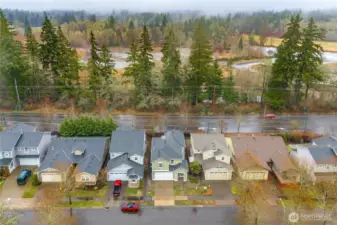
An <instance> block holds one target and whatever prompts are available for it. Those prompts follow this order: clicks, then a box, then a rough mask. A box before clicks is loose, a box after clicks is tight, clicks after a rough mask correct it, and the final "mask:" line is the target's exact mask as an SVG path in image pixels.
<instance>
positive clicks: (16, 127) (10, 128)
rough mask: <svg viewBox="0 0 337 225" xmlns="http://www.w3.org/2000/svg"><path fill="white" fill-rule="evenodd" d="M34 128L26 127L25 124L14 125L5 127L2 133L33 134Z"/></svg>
mask: <svg viewBox="0 0 337 225" xmlns="http://www.w3.org/2000/svg"><path fill="white" fill-rule="evenodd" d="M35 131H36V126H32V125H28V124H25V123H16V124H14V125H12V126H8V127H6V129H4V130H3V131H2V132H9V133H19V132H35Z"/></svg>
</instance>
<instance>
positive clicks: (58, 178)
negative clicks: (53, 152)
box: [41, 173, 62, 183]
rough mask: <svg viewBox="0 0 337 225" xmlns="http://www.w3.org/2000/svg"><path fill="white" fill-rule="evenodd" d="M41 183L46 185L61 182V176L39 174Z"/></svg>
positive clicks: (56, 174)
mask: <svg viewBox="0 0 337 225" xmlns="http://www.w3.org/2000/svg"><path fill="white" fill-rule="evenodd" d="M41 181H42V182H45V183H48V182H62V179H61V174H58V173H42V174H41Z"/></svg>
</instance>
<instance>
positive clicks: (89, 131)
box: [60, 116, 117, 137]
mask: <svg viewBox="0 0 337 225" xmlns="http://www.w3.org/2000/svg"><path fill="white" fill-rule="evenodd" d="M116 128H117V124H116V122H115V121H114V120H113V119H112V118H95V117H90V116H80V117H77V118H69V119H64V120H63V122H62V123H61V126H60V132H61V135H62V136H65V137H76V136H110V135H111V133H112V131H114V130H116Z"/></svg>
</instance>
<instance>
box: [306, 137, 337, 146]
mask: <svg viewBox="0 0 337 225" xmlns="http://www.w3.org/2000/svg"><path fill="white" fill-rule="evenodd" d="M312 142H314V143H315V144H316V145H317V146H326V147H329V146H331V147H336V148H337V137H334V136H329V137H327V136H325V137H320V138H315V139H313V140H312Z"/></svg>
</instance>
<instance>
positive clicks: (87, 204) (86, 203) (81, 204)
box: [59, 201, 104, 208]
mask: <svg viewBox="0 0 337 225" xmlns="http://www.w3.org/2000/svg"><path fill="white" fill-rule="evenodd" d="M59 206H63V207H69V206H70V205H69V202H62V203H60V204H59ZM71 206H72V207H75V208H81V207H104V202H96V201H79V202H73V203H72V205H71Z"/></svg>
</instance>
